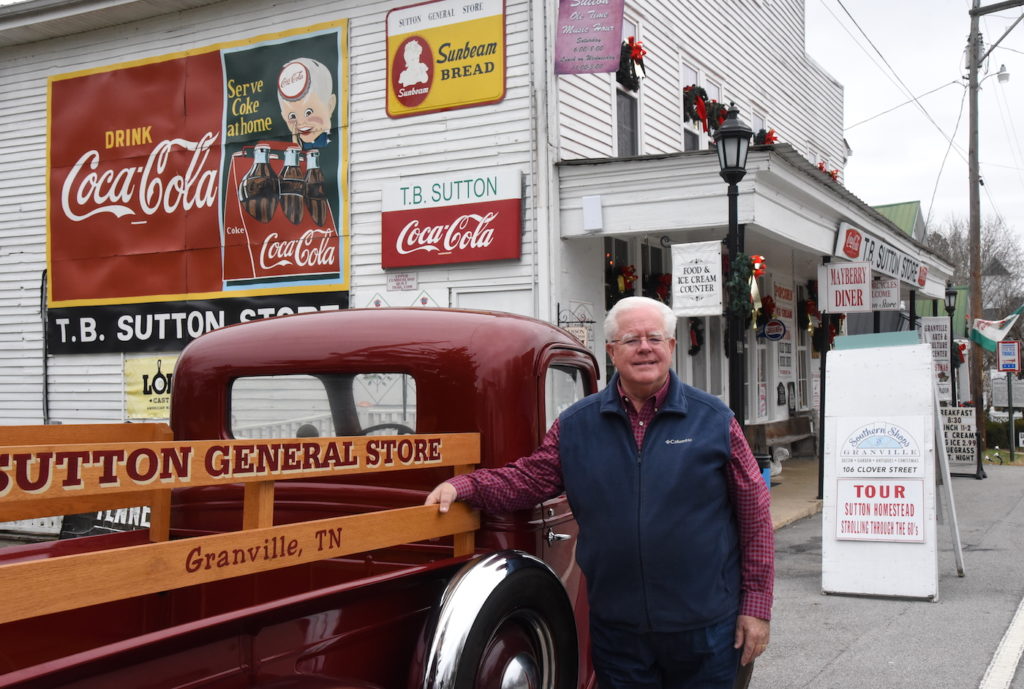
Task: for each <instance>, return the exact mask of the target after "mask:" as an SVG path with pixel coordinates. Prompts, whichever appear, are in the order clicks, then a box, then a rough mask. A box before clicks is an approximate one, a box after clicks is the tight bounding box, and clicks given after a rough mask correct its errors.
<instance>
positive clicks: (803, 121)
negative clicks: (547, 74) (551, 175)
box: [556, 0, 845, 170]
mask: <svg viewBox="0 0 1024 689" xmlns="http://www.w3.org/2000/svg"><path fill="white" fill-rule="evenodd" d="M628 5H629V6H630V7H632V6H633V5H636V6H637V12H638V13H639V17H640V36H639V37H638V38H639V39H640V40H641V41H642V42H643V44H644V47H645V49H646V50H647V51H648V52H647V56H646V57H645V58H644V64H645V67H646V72H647V78H646V79H644V80H643V81H642V82H641V86H640V108H641V113H640V122H641V127H642V129H643V134H642V136H641V145H642V149H641V151H640V152H641V153H642V154H657V153H667V152H672V151H680V150H682V128H683V120H682V97H681V91H682V88H683V86H686V84H682V83H680V79H681V77H680V73H679V64H680V60H682V61H683V63H685V64H687V65H688V66H690V67H693V68H695V69H698V70H699V71H700V72H701V73H702V74H706V75H708V76H709V77H710V79H711V81H713V82H714V83H718V84H721V85H722V86H723V94H722V98H723V101H735V102H736V104H737V105H738V106H739V108H740V111H741V117H742V118H743V119H744V120H745V121H746V122H747V123H748V124H749V122H750V113H751V111H752V110H753V111H754V112H756V113H757V114H759V115H761V116H763V117H767V118H768V123H769V126H770V127H772V128H774V129H775V130H776V133H777V134H778V136H779V139H780V141H783V142H785V143H789V144H792V145H793V146H794V147H795V148H797V149H798V150H800V151H802V152H804V153H805V154H806V153H807V152H808V151H813V152H814V153H815V154H816V155H817V156H820V157H823V158H824V159H826V162H827V163H828V165H829V167H831V168H837V169H839V170H842V167H843V164H844V163H845V145H844V143H843V139H842V109H843V102H842V93H843V92H842V87H841V86H840V85H839V84H837V83H836V82H835V81H834V79H833V78H832V77H830V76H829V75H828V74H827V73H825V71H824V70H822V69H821V67H820V66H819V65H817V64H816V63H815V62H814V61H813V60H811V59H810V58H809V57H808V56H807V54H806V52H805V50H804V3H803V0H776V1H774V2H744V3H742V7H740V6H739V5H737V4H735V3H691V2H686V3H683V2H679V1H678V0H649V1H648V2H638V3H628ZM614 78H615V77H614V74H605V75H586V76H580V75H572V76H560V77H556V79H557V80H558V96H559V97H558V103H559V146H560V155H561V158H562V159H563V160H573V159H580V158H602V157H612V156H614V155H615V152H614V132H613V131H612V122H613V121H614V117H613V108H614V101H613V100H612V94H613V93H614V91H613V83H614ZM812 162H815V163H816V162H818V161H817V160H814V161H812Z"/></svg>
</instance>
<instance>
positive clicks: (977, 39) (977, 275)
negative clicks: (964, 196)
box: [967, 0, 1024, 479]
mask: <svg viewBox="0 0 1024 689" xmlns="http://www.w3.org/2000/svg"><path fill="white" fill-rule="evenodd" d="M1021 5H1024V0H1009V1H1007V2H997V3H993V4H991V5H988V6H986V7H982V6H981V0H973V2H972V6H971V10H970V16H971V32H970V34H969V35H968V37H967V89H968V95H969V98H968V100H969V101H970V103H969V105H968V120H969V122H970V125H969V129H970V140H969V143H968V150H967V166H968V168H969V172H968V184H969V186H970V189H969V194H970V195H969V197H968V198H969V201H968V202H969V204H970V208H969V215H968V223H969V224H968V244H969V249H970V259H971V260H970V264H971V265H970V267H971V275H970V282H971V285H970V288H971V290H970V292H971V294H970V296H971V298H970V309H971V319H972V326H973V319H975V318H981V317H982V298H981V198H980V196H981V173H980V172H979V166H978V68H979V67H980V66H981V63H982V62H984V61H985V58H987V57H988V55H989V53H991V52H992V48H995V47H996V46H997V45H998V44H999V42H1000V41H1002V40H1003V38H1005V37H1006V34H1005V33H1004V34H1003V35H1002V36H1001V37H1000V38H999V40H998V41H996V42H995V43H993V44H992V47H991V48H989V49H988V51H986V52H985V54H984V55H982V54H981V49H982V43H981V33H980V32H979V31H978V23H979V18H980V17H982V16H983V15H986V14H991V13H992V12H999V11H1000V10H1005V9H1008V8H1011V7H1020V6H1021ZM1014 25H1016V23H1014ZM1010 28H1011V29H1012V28H1013V27H1012V26H1011V27H1010ZM1008 32H1009V30H1007V33H1008ZM970 361H971V368H970V376H971V378H970V380H971V399H972V400H973V401H974V418H975V422H976V431H977V438H978V449H977V452H978V469H977V478H979V479H981V478H985V469H984V468H983V467H982V463H981V451H982V445H983V443H984V440H985V418H984V414H983V413H982V412H983V410H984V404H985V393H984V386H983V382H982V366H983V365H984V353H983V351H982V348H981V345H979V344H977V343H976V342H972V343H971V357H970Z"/></svg>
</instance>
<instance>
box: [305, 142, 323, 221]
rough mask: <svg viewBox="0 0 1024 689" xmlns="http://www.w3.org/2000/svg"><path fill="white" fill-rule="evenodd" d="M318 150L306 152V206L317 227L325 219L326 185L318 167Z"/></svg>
mask: <svg viewBox="0 0 1024 689" xmlns="http://www.w3.org/2000/svg"><path fill="white" fill-rule="evenodd" d="M319 158H320V152H319V151H309V152H308V153H306V208H308V209H309V215H310V217H311V218H313V222H315V223H316V224H317V226H318V227H323V225H324V222H326V221H327V210H328V207H327V187H326V185H325V184H324V173H323V171H322V170H321V169H320V160H319Z"/></svg>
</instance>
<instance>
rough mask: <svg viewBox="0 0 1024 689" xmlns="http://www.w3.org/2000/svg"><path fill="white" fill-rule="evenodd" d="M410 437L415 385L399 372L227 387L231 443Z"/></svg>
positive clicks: (269, 379)
mask: <svg viewBox="0 0 1024 689" xmlns="http://www.w3.org/2000/svg"><path fill="white" fill-rule="evenodd" d="M415 432H416V381H415V379H413V377H412V376H410V375H407V374H404V373H385V372H381V373H347V374H346V373H328V374H322V375H304V374H303V375H284V376H251V377H245V378H238V379H236V380H235V381H234V383H233V384H232V386H231V433H232V435H233V436H234V437H236V438H295V437H299V438H302V437H310V438H311V437H325V436H336V435H401V434H406V433H415Z"/></svg>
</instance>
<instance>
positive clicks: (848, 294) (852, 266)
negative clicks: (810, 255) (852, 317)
mask: <svg viewBox="0 0 1024 689" xmlns="http://www.w3.org/2000/svg"><path fill="white" fill-rule="evenodd" d="M818 303H819V304H820V308H821V310H822V311H824V312H826V313H870V312H871V264H869V263H867V262H866V261H857V262H851V263H825V264H822V265H820V266H818Z"/></svg>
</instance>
